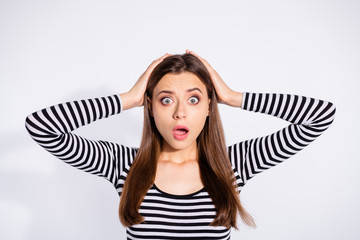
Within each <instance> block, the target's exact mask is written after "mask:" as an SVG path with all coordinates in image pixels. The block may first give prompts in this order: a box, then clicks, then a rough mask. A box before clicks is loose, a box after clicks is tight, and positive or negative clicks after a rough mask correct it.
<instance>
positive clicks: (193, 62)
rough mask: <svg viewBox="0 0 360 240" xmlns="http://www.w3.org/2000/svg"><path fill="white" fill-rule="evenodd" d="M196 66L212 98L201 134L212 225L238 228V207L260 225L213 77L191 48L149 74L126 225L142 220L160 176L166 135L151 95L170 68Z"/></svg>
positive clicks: (125, 201)
mask: <svg viewBox="0 0 360 240" xmlns="http://www.w3.org/2000/svg"><path fill="white" fill-rule="evenodd" d="M183 72H191V73H193V74H195V75H196V76H197V77H198V78H199V79H200V80H201V81H202V82H203V83H204V85H205V86H206V89H207V93H208V97H209V99H211V102H210V106H209V116H208V117H207V119H206V122H205V125H204V128H203V130H202V131H201V133H200V134H199V136H198V138H197V140H196V141H197V149H198V159H199V167H200V176H201V181H202V183H203V184H204V186H205V188H206V190H207V192H208V193H209V195H210V197H211V199H212V201H213V203H214V205H215V208H216V217H215V219H214V220H213V222H212V223H211V224H210V225H211V226H225V227H227V228H230V227H234V228H237V224H236V220H237V219H236V218H237V213H239V214H240V217H241V218H242V220H243V221H244V222H245V223H246V224H247V225H249V226H255V223H254V220H253V218H252V217H251V216H250V215H249V214H248V213H247V212H246V211H245V209H244V208H243V207H242V206H241V203H240V199H239V193H238V191H237V188H236V181H235V176H234V172H233V170H232V167H231V164H230V160H229V157H228V154H227V150H226V145H225V139H224V132H223V128H222V124H221V120H220V115H219V111H218V107H217V99H216V92H215V89H214V86H213V84H212V80H211V77H210V75H209V72H208V71H207V69H206V67H205V66H204V64H202V62H201V61H200V60H199V59H198V58H197V57H195V56H194V55H192V54H183V55H172V56H170V57H167V58H165V59H164V60H163V61H162V62H161V63H160V64H159V65H158V66H156V68H155V69H154V70H153V72H152V73H151V75H150V78H149V81H148V84H147V87H146V93H145V101H144V127H143V136H142V140H141V144H140V147H139V150H138V152H137V155H136V157H135V160H134V162H133V165H132V166H131V168H130V171H129V174H128V175H127V178H126V181H125V184H124V188H123V191H122V195H121V201H120V207H119V216H120V220H121V222H122V224H123V225H124V226H131V225H134V224H139V223H141V222H143V220H144V219H143V217H142V216H141V215H140V213H139V208H140V205H141V202H142V201H143V199H144V197H145V195H146V193H147V191H148V190H149V188H150V187H151V186H152V185H153V183H154V181H155V174H156V167H157V158H158V156H159V153H160V152H161V150H162V149H161V147H162V141H163V138H162V136H161V134H160V133H159V131H158V130H157V128H156V125H155V122H154V119H153V118H152V116H151V113H150V106H149V105H150V104H151V103H149V102H148V101H147V100H146V99H147V97H148V96H149V97H150V98H151V97H152V93H153V90H154V88H155V86H156V85H157V83H158V82H159V81H160V79H161V78H162V77H163V76H164V75H166V74H167V73H175V74H180V73H183Z"/></svg>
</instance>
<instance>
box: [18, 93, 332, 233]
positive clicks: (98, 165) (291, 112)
mask: <svg viewBox="0 0 360 240" xmlns="http://www.w3.org/2000/svg"><path fill="white" fill-rule="evenodd" d="M241 108H242V109H243V110H247V111H253V112H260V113H265V114H269V115H272V116H275V117H278V118H281V119H284V120H286V121H288V122H289V123H290V124H289V125H288V126H287V127H285V128H283V129H281V130H279V131H277V132H275V133H273V134H270V135H267V136H263V137H258V138H254V139H250V140H246V141H242V142H239V143H236V144H233V145H231V146H229V147H228V154H229V158H230V161H231V164H232V167H233V171H234V173H235V177H236V180H237V186H238V188H239V191H241V190H242V188H243V187H244V185H245V184H246V182H247V181H248V180H249V179H251V178H252V177H253V176H255V175H256V174H258V173H261V172H262V171H264V170H266V169H269V168H270V167H273V166H275V165H277V164H279V163H281V162H283V161H284V160H286V159H288V158H289V157H291V156H293V155H294V154H295V153H297V152H299V151H300V150H301V149H303V148H304V147H305V146H307V145H308V144H309V143H310V142H312V141H313V140H315V138H317V137H318V136H320V135H321V134H322V132H324V131H325V130H326V129H327V128H328V127H329V125H330V124H331V123H332V121H333V119H334V115H335V106H334V105H333V104H332V103H330V102H327V101H323V100H318V99H314V98H309V97H303V96H297V95H290V94H268V93H266V94H265V93H244V98H243V103H242V106H241ZM121 111H122V105H121V98H120V96H119V95H112V96H108V97H101V98H94V99H86V100H79V101H72V102H66V103H62V104H58V105H54V106H51V107H48V108H45V109H42V110H40V111H37V112H34V113H33V114H30V115H29V116H28V117H27V118H26V122H25V126H26V128H27V130H28V131H29V133H30V135H31V137H32V138H33V139H34V140H35V141H36V142H37V143H39V144H40V146H42V147H43V148H45V149H46V150H47V151H49V152H50V153H52V154H53V155H55V156H56V157H57V158H59V159H61V160H63V161H64V162H66V163H68V164H70V165H72V166H74V167H76V168H78V169H80V170H83V171H86V172H89V173H91V174H94V175H97V176H101V177H103V178H105V179H107V180H108V181H110V182H111V183H112V184H113V186H114V187H115V189H116V190H117V192H118V194H119V196H121V192H122V189H123V186H124V182H125V180H126V176H127V174H128V172H129V169H130V167H131V165H132V163H133V160H134V158H135V156H136V153H137V150H138V149H137V148H131V147H126V146H124V145H120V144H117V143H112V142H108V141H94V140H89V139H86V138H83V137H81V136H78V135H76V134H74V133H73V130H75V129H77V128H79V127H81V126H84V125H86V124H90V123H91V122H93V121H96V120H99V119H102V118H106V117H109V116H111V115H114V114H118V113H120V112H121ZM139 212H140V214H141V215H142V216H143V217H144V219H145V221H144V222H143V223H141V224H137V225H133V226H131V227H128V228H127V229H126V232H127V238H128V239H183V238H191V239H230V229H227V228H225V227H223V226H209V224H210V223H211V222H212V221H213V220H214V218H215V216H216V211H215V207H214V205H213V203H212V200H211V198H210V197H209V194H208V192H207V191H206V189H205V188H203V189H201V190H199V191H197V192H195V193H192V194H188V195H172V194H169V193H166V192H163V191H161V190H160V189H159V188H157V186H156V185H155V184H153V185H152V187H151V188H150V189H149V190H148V192H147V194H146V196H145V198H144V200H143V202H142V204H141V206H140V209H139Z"/></svg>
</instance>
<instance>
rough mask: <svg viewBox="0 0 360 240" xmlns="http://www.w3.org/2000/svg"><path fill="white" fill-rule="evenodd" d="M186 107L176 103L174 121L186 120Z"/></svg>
mask: <svg viewBox="0 0 360 240" xmlns="http://www.w3.org/2000/svg"><path fill="white" fill-rule="evenodd" d="M185 108H186V107H185V106H184V104H182V103H180V102H179V103H178V104H177V106H176V109H175V112H174V115H173V117H174V119H183V118H186V115H187V113H186V109H185Z"/></svg>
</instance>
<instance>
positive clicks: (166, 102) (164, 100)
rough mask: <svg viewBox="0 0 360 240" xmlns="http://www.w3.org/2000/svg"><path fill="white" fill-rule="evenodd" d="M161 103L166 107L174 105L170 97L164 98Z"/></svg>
mask: <svg viewBox="0 0 360 240" xmlns="http://www.w3.org/2000/svg"><path fill="white" fill-rule="evenodd" d="M161 103H162V104H164V105H168V104H170V103H172V100H171V98H169V97H164V98H162V99H161Z"/></svg>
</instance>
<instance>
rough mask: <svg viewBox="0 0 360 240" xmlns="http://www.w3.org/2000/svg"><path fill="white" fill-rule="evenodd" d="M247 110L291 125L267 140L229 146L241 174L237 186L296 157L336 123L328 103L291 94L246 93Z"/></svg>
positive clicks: (235, 166)
mask: <svg viewBox="0 0 360 240" xmlns="http://www.w3.org/2000/svg"><path fill="white" fill-rule="evenodd" d="M242 108H243V109H244V110H248V111H253V112H260V113H265V114H269V115H272V116H275V117H278V118H281V119H284V120H286V121H288V122H290V123H291V124H290V125H288V126H287V127H285V128H283V129H281V130H279V131H277V132H275V133H273V134H270V135H268V136H263V137H258V138H254V139H250V140H247V141H244V142H240V143H237V144H234V145H232V146H229V148H228V152H229V157H230V160H231V162H232V165H233V166H234V168H235V170H236V171H237V172H238V173H239V178H238V179H237V180H238V186H239V187H240V189H241V188H242V187H243V186H244V184H245V183H246V182H247V181H248V180H249V179H251V178H252V177H253V176H255V175H256V174H258V173H261V172H263V171H264V170H266V169H269V168H271V167H273V166H275V165H277V164H279V163H281V162H283V161H284V160H286V159H288V158H289V157H291V156H293V155H294V154H296V153H297V152H299V151H300V150H301V149H303V148H304V147H306V146H307V145H308V144H309V143H311V142H312V141H314V140H315V139H316V138H317V137H319V136H320V135H321V134H322V133H323V132H324V131H325V130H326V129H327V128H328V127H329V125H330V124H331V123H332V122H333V120H334V116H335V106H334V105H333V104H332V103H330V102H327V101H323V100H319V99H314V98H310V97H304V96H297V95H290V94H269V93H266V94H264V93H244V94H243V101H242Z"/></svg>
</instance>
